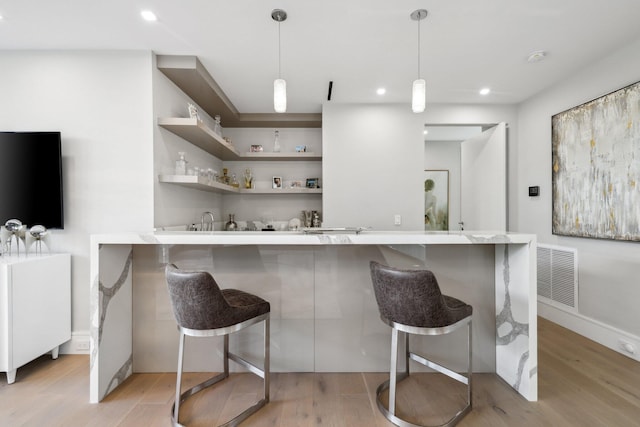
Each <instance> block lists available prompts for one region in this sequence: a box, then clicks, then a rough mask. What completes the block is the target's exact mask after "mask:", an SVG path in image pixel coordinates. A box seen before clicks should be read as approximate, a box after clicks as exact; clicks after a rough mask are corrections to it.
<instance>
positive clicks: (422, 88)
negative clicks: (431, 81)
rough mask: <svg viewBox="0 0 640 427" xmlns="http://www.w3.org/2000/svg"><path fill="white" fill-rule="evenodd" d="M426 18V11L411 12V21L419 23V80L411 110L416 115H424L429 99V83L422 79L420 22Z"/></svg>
mask: <svg viewBox="0 0 640 427" xmlns="http://www.w3.org/2000/svg"><path fill="white" fill-rule="evenodd" d="M426 17H427V10H426V9H417V10H414V11H413V12H411V19H413V20H414V21H418V78H417V79H416V80H414V82H413V90H412V92H411V109H412V110H413V112H414V113H422V112H423V111H424V108H425V104H426V97H427V95H426V92H427V83H426V82H425V81H424V79H422V78H420V21H422V20H423V19H424V18H426Z"/></svg>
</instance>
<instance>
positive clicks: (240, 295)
mask: <svg viewBox="0 0 640 427" xmlns="http://www.w3.org/2000/svg"><path fill="white" fill-rule="evenodd" d="M165 276H166V280H167V286H168V289H169V296H170V299H171V306H172V308H173V314H174V316H175V318H176V322H177V323H178V330H179V331H180V348H179V350H178V369H177V378H176V397H175V402H174V404H173V407H172V408H171V420H172V422H173V426H174V427H177V426H182V424H180V423H179V422H178V418H179V415H180V404H181V403H183V402H184V401H185V400H186V399H187V398H188V397H190V396H192V395H194V394H196V393H198V392H199V391H202V390H204V389H205V388H207V387H210V386H212V385H214V384H216V383H218V382H220V381H222V380H224V379H225V378H227V377H229V359H231V360H233V361H234V362H236V363H238V364H240V365H242V366H244V367H245V368H247V369H248V370H249V371H251V372H252V373H254V374H256V375H257V376H259V377H260V378H262V379H263V380H264V392H263V398H262V399H260V400H259V401H258V402H256V403H255V404H254V405H253V406H251V407H250V408H248V409H245V410H244V411H243V412H241V413H240V414H239V415H237V416H236V417H235V418H233V419H232V420H230V421H228V422H227V423H225V424H223V426H236V425H238V424H240V423H241V422H242V421H244V420H245V419H247V418H248V417H249V416H251V415H252V414H253V413H255V412H256V411H258V409H260V408H262V407H263V406H264V405H265V404H267V402H269V317H270V313H271V307H270V305H269V303H268V302H267V301H265V300H263V299H262V298H259V297H257V296H255V295H251V294H249V293H247V292H243V291H240V290H237V289H222V290H221V289H220V288H219V287H218V284H217V283H216V281H215V280H214V278H213V277H212V276H211V274H209V273H208V272H206V271H185V270H180V269H178V268H177V267H176V266H175V265H173V264H168V265H167V266H166V267H165ZM262 321H264V365H263V369H260V368H258V367H257V366H255V365H253V364H252V363H250V362H248V361H246V360H244V359H243V358H241V357H239V356H237V355H236V354H233V353H231V352H229V335H230V334H232V333H233V332H237V331H240V330H241V329H244V328H246V327H248V326H251V325H254V324H256V323H259V322H262ZM187 335H188V336H190V337H214V336H221V335H222V336H224V354H223V356H224V357H223V359H224V372H222V373H220V374H218V375H216V376H213V377H211V378H209V379H208V380H206V381H204V382H202V383H200V384H198V385H196V386H194V387H191V388H190V389H188V390H186V391H184V392H182V394H181V393H180V391H181V385H182V368H183V366H182V365H183V360H184V358H183V356H184V341H185V336H187Z"/></svg>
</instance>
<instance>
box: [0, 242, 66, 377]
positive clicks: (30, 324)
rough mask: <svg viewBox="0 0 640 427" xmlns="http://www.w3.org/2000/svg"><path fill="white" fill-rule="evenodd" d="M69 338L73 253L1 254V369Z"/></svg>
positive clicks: (54, 350) (10, 370)
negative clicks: (19, 255)
mask: <svg viewBox="0 0 640 427" xmlns="http://www.w3.org/2000/svg"><path fill="white" fill-rule="evenodd" d="M70 339H71V257H70V255H69V254H55V255H45V256H34V255H30V256H28V257H24V256H21V257H0V372H6V373H7V382H8V383H9V384H11V383H13V382H14V381H15V377H16V370H17V369H18V368H19V367H21V366H23V365H25V364H27V363H29V362H30V361H32V360H33V359H35V358H37V357H39V356H41V355H43V354H45V353H47V352H49V351H51V354H52V357H53V358H54V359H57V358H58V349H59V346H60V345H61V344H63V343H65V342H66V341H68V340H70Z"/></svg>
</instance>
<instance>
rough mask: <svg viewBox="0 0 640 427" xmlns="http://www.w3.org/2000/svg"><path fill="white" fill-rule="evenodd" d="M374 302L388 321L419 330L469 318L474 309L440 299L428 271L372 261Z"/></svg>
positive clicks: (445, 298)
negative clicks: (398, 267) (406, 268)
mask: <svg viewBox="0 0 640 427" xmlns="http://www.w3.org/2000/svg"><path fill="white" fill-rule="evenodd" d="M370 267H371V277H372V279H373V285H374V291H375V295H376V301H377V303H378V308H379V310H380V315H381V316H382V317H384V318H385V319H387V320H390V321H392V322H395V323H400V324H403V325H408V326H415V327H419V328H440V327H444V326H449V325H452V324H454V323H456V322H458V321H460V320H462V319H464V318H465V317H468V316H471V314H472V312H473V308H472V307H471V306H470V305H468V304H466V303H464V302H463V301H460V300H459V299H456V298H453V297H450V296H448V295H443V294H442V293H441V292H440V287H439V286H438V281H437V280H436V277H435V276H434V274H433V273H432V272H431V271H429V270H401V269H396V268H393V267H388V266H385V265H382V264H380V263H378V262H375V261H371V263H370Z"/></svg>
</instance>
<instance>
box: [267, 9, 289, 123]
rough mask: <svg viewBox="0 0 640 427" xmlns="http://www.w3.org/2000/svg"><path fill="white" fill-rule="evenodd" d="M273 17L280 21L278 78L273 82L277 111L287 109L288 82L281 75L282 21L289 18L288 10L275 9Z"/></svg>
mask: <svg viewBox="0 0 640 427" xmlns="http://www.w3.org/2000/svg"><path fill="white" fill-rule="evenodd" d="M271 19H273V20H274V21H276V22H277V23H278V78H277V79H275V80H274V82H273V108H274V109H275V110H276V113H284V112H286V111H287V82H286V81H285V80H284V79H283V78H281V76H280V23H281V22H282V21H284V20H286V19H287V12H285V11H284V10H282V9H273V10H272V11H271Z"/></svg>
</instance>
